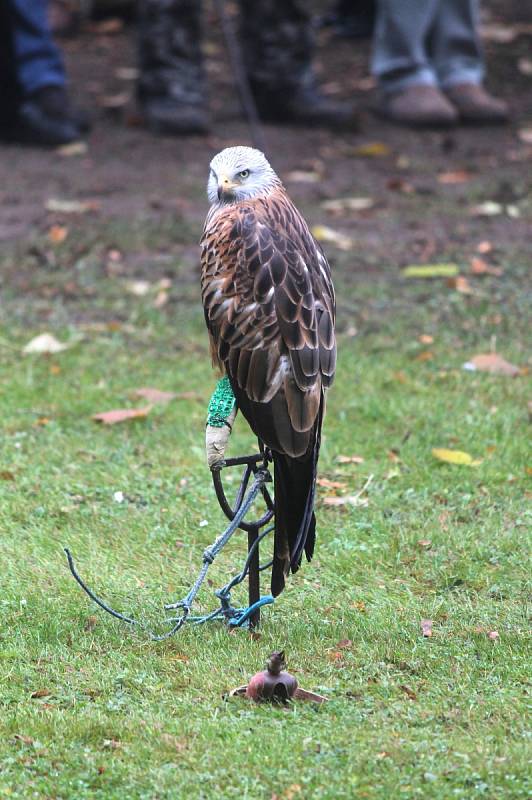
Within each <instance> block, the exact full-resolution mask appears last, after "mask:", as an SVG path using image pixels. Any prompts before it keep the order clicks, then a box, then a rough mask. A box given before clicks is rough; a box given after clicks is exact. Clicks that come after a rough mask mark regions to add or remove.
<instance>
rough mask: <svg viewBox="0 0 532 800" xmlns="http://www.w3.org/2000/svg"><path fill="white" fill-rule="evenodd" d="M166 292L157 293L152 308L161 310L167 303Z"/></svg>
mask: <svg viewBox="0 0 532 800" xmlns="http://www.w3.org/2000/svg"><path fill="white" fill-rule="evenodd" d="M168 297H169V295H168V292H167V291H165V290H164V289H161V291H160V292H157V295H156V297H155V300H154V301H153V307H154V308H163V307H164V306H165V305H166V304H167V302H168Z"/></svg>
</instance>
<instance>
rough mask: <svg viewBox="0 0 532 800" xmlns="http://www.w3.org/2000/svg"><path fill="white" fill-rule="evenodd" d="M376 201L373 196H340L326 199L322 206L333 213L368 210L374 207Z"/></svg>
mask: <svg viewBox="0 0 532 800" xmlns="http://www.w3.org/2000/svg"><path fill="white" fill-rule="evenodd" d="M374 205H375V201H374V200H373V199H372V198H371V197H340V198H338V200H325V201H324V202H323V203H322V204H321V207H322V208H324V209H325V211H329V212H330V213H332V214H338V213H341V212H342V211H366V210H367V209H368V208H373V206H374Z"/></svg>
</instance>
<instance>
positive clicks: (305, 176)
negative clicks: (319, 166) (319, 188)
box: [286, 169, 321, 183]
mask: <svg viewBox="0 0 532 800" xmlns="http://www.w3.org/2000/svg"><path fill="white" fill-rule="evenodd" d="M286 180H287V181H292V182H293V183H318V182H319V181H321V175H320V173H319V172H315V171H314V170H303V169H294V170H292V172H289V173H288V174H287V175H286Z"/></svg>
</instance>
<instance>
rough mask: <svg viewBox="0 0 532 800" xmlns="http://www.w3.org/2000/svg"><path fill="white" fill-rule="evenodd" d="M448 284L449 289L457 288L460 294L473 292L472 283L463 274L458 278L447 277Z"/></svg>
mask: <svg viewBox="0 0 532 800" xmlns="http://www.w3.org/2000/svg"><path fill="white" fill-rule="evenodd" d="M447 286H448V287H449V289H456V291H457V292H460V294H473V289H472V288H471V284H470V283H469V281H468V280H467V278H464V276H463V275H457V276H456V278H447Z"/></svg>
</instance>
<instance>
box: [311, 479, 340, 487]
mask: <svg viewBox="0 0 532 800" xmlns="http://www.w3.org/2000/svg"><path fill="white" fill-rule="evenodd" d="M316 483H317V484H318V486H323V488H324V489H346V488H347V483H344V482H343V481H330V480H329V479H328V478H318V480H317V481H316Z"/></svg>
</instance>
